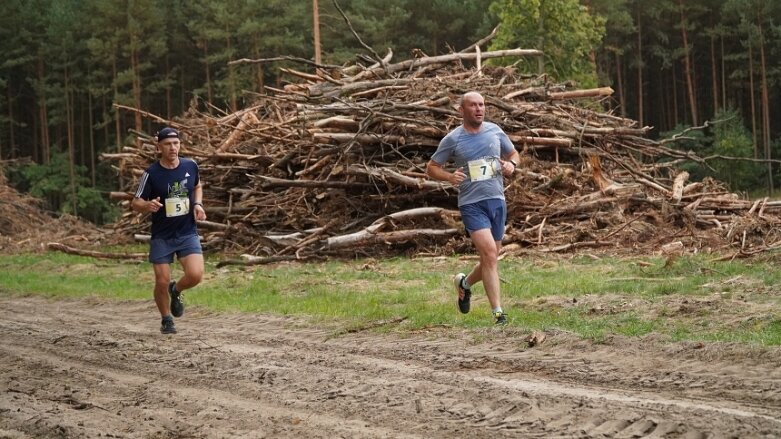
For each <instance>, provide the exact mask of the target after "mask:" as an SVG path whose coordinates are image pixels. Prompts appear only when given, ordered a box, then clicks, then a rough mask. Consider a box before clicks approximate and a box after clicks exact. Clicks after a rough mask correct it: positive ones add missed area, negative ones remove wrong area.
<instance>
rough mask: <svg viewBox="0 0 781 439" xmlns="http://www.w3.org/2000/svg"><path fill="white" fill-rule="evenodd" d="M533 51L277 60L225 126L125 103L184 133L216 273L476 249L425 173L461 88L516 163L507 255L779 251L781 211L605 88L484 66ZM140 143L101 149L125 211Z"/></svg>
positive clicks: (452, 200)
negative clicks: (630, 114)
mask: <svg viewBox="0 0 781 439" xmlns="http://www.w3.org/2000/svg"><path fill="white" fill-rule="evenodd" d="M536 55H539V52H536V51H529V50H508V51H500V52H483V53H480V52H479V51H477V52H471V51H470V52H459V53H453V54H449V55H444V56H437V57H425V56H423V57H419V58H413V59H410V60H406V61H403V62H400V63H396V64H390V63H389V60H388V59H383V60H381V61H380V62H377V64H375V65H367V66H362V65H360V64H356V65H352V66H348V67H335V66H318V67H319V68H317V69H315V72H314V73H308V72H303V71H298V70H294V69H291V68H286V69H283V71H284V73H286V74H287V75H289V76H290V78H291V82H290V83H289V84H287V85H286V86H284V88H281V89H277V88H270V87H269V90H268V91H269V93H268V94H267V95H260V96H258V97H257V101H256V103H255V104H254V105H252V106H251V107H249V108H246V109H243V110H240V111H237V112H235V113H232V114H224V115H220V116H214V115H211V114H204V113H201V112H199V111H197V110H195V109H191V110H190V111H189V112H188V113H187V114H185V115H183V116H182V117H181V118H178V119H177V120H175V121H171V120H164V119H162V118H159V117H156V116H153V115H149V114H147V113H144V112H142V111H141V110H139V109H134V108H127V107H123V108H124V109H125V110H128V111H136V112H140V113H143V114H144V115H145V116H146V117H151V118H153V119H154V120H155V121H156V122H158V123H160V124H161V125H162V124H168V125H172V126H175V127H177V128H179V129H180V130H181V131H182V132H183V133H184V135H185V136H186V139H185V148H184V150H183V155H185V156H190V157H193V158H195V159H196V160H197V161H198V162H199V164H200V166H201V172H202V179H203V182H204V184H205V199H204V203H205V205H206V208H207V212H208V215H209V219H208V221H203V222H200V224H199V226H200V230H201V232H202V234H203V239H204V245H205V247H206V248H207V249H212V250H220V251H222V252H224V253H226V254H243V259H240V260H228V261H225V263H235V262H238V263H244V264H253V263H264V262H270V261H279V260H286V259H309V258H319V257H327V256H340V257H342V256H355V255H386V254H398V253H403V252H413V253H416V254H421V253H423V254H446V253H451V252H453V251H458V252H467V251H471V246H470V245H469V242H468V238H467V237H466V235H465V234H464V232H463V228H462V226H461V223H460V218H459V213H458V210H457V190H456V188H454V187H452V186H450V185H449V184H446V183H442V182H436V181H432V180H429V179H427V178H426V175H425V166H426V162H427V161H428V160H429V158H430V157H431V155H432V154H433V152H434V151H435V150H436V147H437V145H438V143H439V141H440V140H441V139H442V137H444V136H445V134H446V133H447V132H448V131H450V130H452V129H453V128H455V127H456V126H458V125H459V124H460V118H459V115H458V112H457V111H456V106H457V100H458V98H459V97H460V96H461V95H462V94H463V93H465V92H467V91H479V92H480V93H482V94H483V96H484V97H485V98H486V105H487V107H488V109H489V110H488V115H487V119H488V120H491V121H493V122H495V123H497V124H498V125H500V126H501V127H502V128H503V129H504V130H505V132H506V133H508V135H509V136H510V139H511V140H512V141H513V143H514V144H515V146H516V148H517V149H518V150H519V151H520V152H521V155H522V157H523V161H522V163H521V166H519V169H518V172H516V174H515V175H514V176H513V177H512V178H510V179H507V180H506V183H507V190H506V197H507V200H508V208H509V214H508V221H507V226H508V228H507V234H506V238H505V250H506V251H507V252H523V251H528V250H536V251H549V252H561V251H573V250H576V249H582V248H592V249H600V250H609V251H613V252H621V251H630V252H643V253H649V252H656V251H658V250H660V249H662V248H666V247H665V246H666V245H670V244H671V243H675V244H676V246H674V247H680V248H682V249H685V250H689V251H696V250H700V249H712V250H725V249H731V250H733V251H734V252H739V253H740V254H751V253H752V252H756V251H762V250H765V249H768V248H774V247H776V246H778V245H779V244H778V242H779V239H778V238H779V236H778V233H777V232H774V231H773V230H774V229H775V227H773V226H774V225H775V224H776V223H778V217H777V212H778V211H779V208H781V203H779V202H771V201H768V200H760V201H755V202H752V201H748V200H744V199H741V198H740V197H738V196H737V195H735V194H732V193H730V192H728V190H727V189H726V188H725V186H724V185H723V184H721V183H719V182H716V181H712V180H706V181H701V182H689V181H688V177H689V175H688V173H686V172H681V171H678V170H677V168H676V167H677V165H679V164H681V163H683V162H692V161H694V162H700V163H703V164H704V160H703V159H701V158H700V157H697V156H696V155H694V154H692V153H686V152H682V151H678V150H675V149H673V148H670V147H668V146H667V145H666V143H665V142H663V141H662V142H660V141H654V140H650V139H649V138H647V137H646V135H647V133H648V131H649V129H650V128H649V127H640V126H638V124H637V122H636V121H633V120H630V119H626V118H622V117H618V116H616V115H614V114H612V113H610V112H609V111H605V110H604V105H603V104H604V102H602V101H603V100H605V99H609V97H610V95H611V93H612V90H611V89H609V88H599V89H588V90H583V89H577V88H574V87H572V86H571V85H567V84H554V83H550V82H549V81H547V79H546V78H545V77H544V76H543V77H528V76H526V77H524V76H523V75H520V74H518V72H516V71H515V70H514V69H513V68H512V67H483V66H482V60H484V59H487V58H492V57H497V56H514V57H519V56H536ZM262 61H263V60H257V61H246V62H262ZM467 64H476V65H472V66H471V67H470V66H467ZM136 134H137V135H138V139H139V142H138V146H128V147H125V148H124V150H123V151H122V152H120V153H115V154H104V155H103V159H105V160H113V161H114V162H115V168H116V170H117V172H118V173H120V174H121V176H122V177H123V178H122V181H124V182H126V185H125V187H123V188H122V191H121V192H118V193H116V194H115V198H116V199H118V200H122V202H123V203H124V204H125V205H127V204H129V202H128V199H129V198H130V197H131V195H130V194H131V193H132V192H134V190H135V188H136V186H137V184H138V178H139V177H140V175H141V173H142V172H143V170H144V169H145V168H146V167H147V166H148V165H149V164H150V163H151V162H152V161H153V160H155V159H156V153H155V146H154V143H153V139H152V138H151V137H150V136H149V135H146V134H144V133H136ZM147 223H148V219H147V218H145V217H143V216H141V215H138V214H136V213H133V212H131V211H130V210H129V209H128V211H127V213H126V214H125V215H124V216H123V217H122V218H121V219H120V220H119V221H118V222H117V223H116V224H115V228H116V230H117V231H118V232H119V233H121V234H124V235H128V234H136V235H142V234H143V233H144V232H145V231H146V230H147V227H148V226H147Z"/></svg>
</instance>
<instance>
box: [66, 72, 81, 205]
mask: <svg viewBox="0 0 781 439" xmlns="http://www.w3.org/2000/svg"><path fill="white" fill-rule="evenodd" d="M64 75H65V78H64V79H65V128H66V133H67V135H66V137H67V139H68V177H69V179H70V191H71V207H72V209H73V214H74V215H78V202H77V199H76V163H75V162H76V151H75V149H76V148H75V146H76V145H75V144H76V139H75V138H74V137H75V136H74V132H75V130H74V128H73V125H74V116H73V96H72V93H71V90H70V74H69V73H68V67H67V66H66V67H65V72H64Z"/></svg>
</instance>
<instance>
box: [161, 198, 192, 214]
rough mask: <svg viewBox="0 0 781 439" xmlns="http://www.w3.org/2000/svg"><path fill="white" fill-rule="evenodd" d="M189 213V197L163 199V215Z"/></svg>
mask: <svg viewBox="0 0 781 439" xmlns="http://www.w3.org/2000/svg"><path fill="white" fill-rule="evenodd" d="M188 213H190V199H189V198H166V199H165V216H167V217H169V218H170V217H173V216H182V215H187V214H188Z"/></svg>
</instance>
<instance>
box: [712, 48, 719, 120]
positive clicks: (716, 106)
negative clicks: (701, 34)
mask: <svg viewBox="0 0 781 439" xmlns="http://www.w3.org/2000/svg"><path fill="white" fill-rule="evenodd" d="M710 67H711V79H712V81H711V82H712V85H711V87H712V88H711V93H712V94H713V114H714V115H715V114H716V113H717V112H718V111H719V83H718V79H717V78H718V76H719V72H718V71H717V70H716V36H715V35H711V37H710Z"/></svg>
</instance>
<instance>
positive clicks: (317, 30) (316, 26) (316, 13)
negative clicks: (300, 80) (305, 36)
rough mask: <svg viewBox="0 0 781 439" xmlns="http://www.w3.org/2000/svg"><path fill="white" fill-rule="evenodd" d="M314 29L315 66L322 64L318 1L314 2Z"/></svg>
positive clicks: (314, 0)
mask: <svg viewBox="0 0 781 439" xmlns="http://www.w3.org/2000/svg"><path fill="white" fill-rule="evenodd" d="M312 28H313V29H314V40H315V42H314V43H315V64H318V65H320V64H321V62H322V58H321V53H320V11H319V8H318V7H317V0H312Z"/></svg>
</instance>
